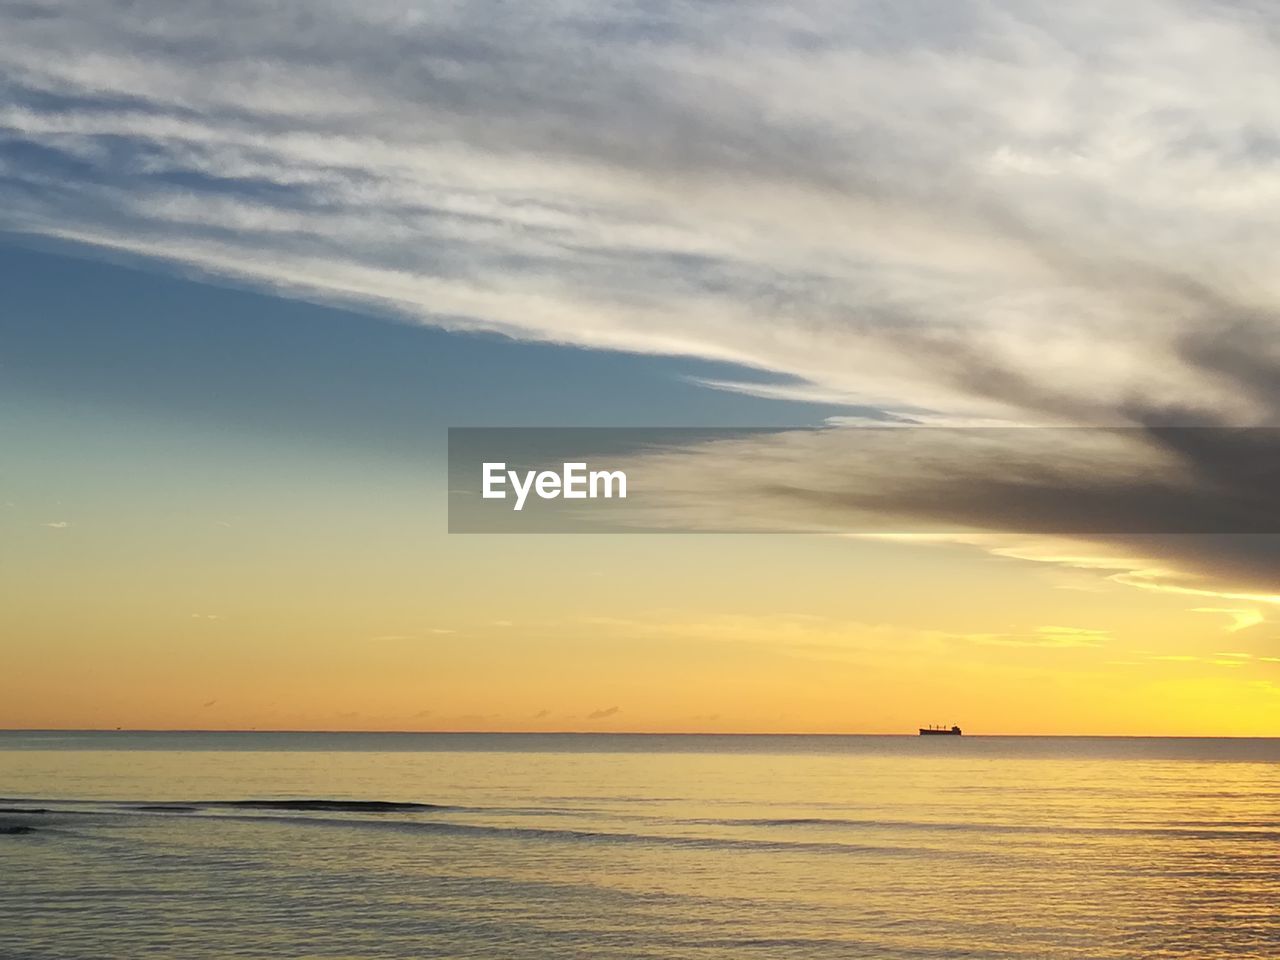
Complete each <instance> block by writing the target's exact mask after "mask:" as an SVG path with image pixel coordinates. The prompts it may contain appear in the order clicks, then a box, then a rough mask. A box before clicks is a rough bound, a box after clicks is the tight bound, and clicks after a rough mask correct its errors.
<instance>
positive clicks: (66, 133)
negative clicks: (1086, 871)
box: [0, 0, 1280, 735]
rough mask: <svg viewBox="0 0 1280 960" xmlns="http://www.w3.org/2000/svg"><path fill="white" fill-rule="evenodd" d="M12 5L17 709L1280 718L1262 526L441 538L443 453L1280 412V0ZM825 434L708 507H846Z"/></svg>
mask: <svg viewBox="0 0 1280 960" xmlns="http://www.w3.org/2000/svg"><path fill="white" fill-rule="evenodd" d="M0 20H2V22H3V24H4V28H3V29H2V30H0V90H2V91H3V96H0V231H2V232H0V289H2V290H3V297H2V298H0V574H3V577H2V580H3V583H2V584H0V601H2V602H0V648H2V650H3V655H4V657H5V660H6V664H7V665H6V669H5V670H4V671H2V672H0V727H68V728H78V727H109V728H113V727H117V726H122V727H149V728H169V729H174V728H183V729H188V728H209V729H227V728H231V729H243V728H251V727H256V728H261V729H265V728H276V729H458V730H461V729H467V730H483V729H492V730H526V729H527V730H566V729H573V730H611V731H618V730H662V731H700V730H707V731H726V732H728V731H762V732H769V731H779V732H785V731H794V732H884V733H890V732H910V731H912V730H914V728H915V727H916V726H919V725H921V724H925V723H948V724H949V723H952V722H956V723H961V724H963V725H964V726H965V727H966V729H967V730H971V731H973V732H989V733H1105V734H1148V733H1149V734H1180V735H1181V734H1206V735H1271V734H1277V733H1278V732H1280V729H1278V728H1280V629H1277V627H1276V625H1275V619H1276V614H1277V605H1278V604H1280V538H1277V537H1275V536H1271V535H1267V534H1262V533H1259V534H1254V535H1239V533H1238V532H1234V533H1233V532H1232V531H1224V532H1223V534H1221V535H1216V536H1178V537H1173V536H1164V537H1153V536H1135V535H1131V534H1130V535H1125V534H1121V533H1117V534H1106V533H1103V534H1096V535H1091V536H1085V535H1076V536H1071V537H1067V536H1048V535H1034V536H1033V535H1030V534H1019V533H1017V532H1016V531H1011V530H1009V529H1007V525H1002V524H1001V523H1000V511H1001V501H1000V498H999V496H997V495H994V494H993V491H998V490H999V489H1002V488H1000V487H998V486H996V485H995V484H994V481H996V480H1002V479H1005V478H1001V477H995V478H976V479H975V478H969V479H968V480H967V481H966V485H965V486H964V487H963V488H962V489H960V488H958V487H957V482H956V480H955V478H943V479H944V480H945V481H946V484H947V486H946V487H945V488H944V489H947V490H950V491H952V492H955V491H956V490H957V489H960V492H962V493H964V494H966V496H967V495H968V494H973V496H972V497H971V498H970V499H969V500H966V502H973V503H977V504H979V505H980V509H978V511H977V513H976V514H975V515H974V516H973V517H971V518H970V519H971V520H972V521H973V523H972V526H973V529H972V530H970V531H968V532H967V533H965V534H964V535H951V536H947V537H934V538H929V539H924V538H866V537H853V536H800V535H783V534H772V535H756V534H736V535H680V536H676V535H640V534H633V535H600V536H556V535H541V536H466V535H459V534H453V535H450V534H448V533H447V532H446V496H445V494H446V489H445V488H446V484H445V462H444V453H445V442H444V438H445V431H446V429H447V428H448V427H457V426H618V427H627V426H690V427H726V426H764V427H787V426H791V427H817V426H830V425H833V424H857V423H875V424H902V425H912V424H915V425H974V424H981V425H1002V426H1004V425H1013V426H1024V425H1039V426H1045V425H1053V426H1061V425H1072V426H1078V425H1083V426H1091V427H1098V426H1107V427H1110V426H1125V427H1134V428H1137V429H1139V430H1145V429H1150V428H1152V427H1163V426H1195V427H1204V426H1208V427H1274V426H1277V425H1280V424H1278V423H1277V420H1280V416H1278V414H1280V389H1278V388H1277V384H1280V375H1278V374H1280V354H1278V353H1277V349H1276V347H1275V343H1276V342H1277V338H1276V337H1275V336H1274V333H1275V331H1274V327H1275V326H1276V320H1275V317H1276V308H1277V306H1278V305H1280V304H1278V302H1280V288H1277V286H1276V284H1277V281H1276V278H1277V277H1280V263H1277V262H1276V259H1277V257H1280V253H1277V251H1276V247H1275V244H1274V243H1272V242H1270V233H1271V231H1270V230H1269V229H1268V228H1269V227H1270V225H1271V223H1273V222H1274V215H1273V210H1272V207H1274V205H1275V201H1276V198H1277V196H1280V165H1278V164H1277V160H1276V157H1277V144H1276V141H1275V137H1274V134H1273V133H1272V131H1274V130H1275V129H1277V121H1278V120H1280V116H1277V112H1278V111H1280V89H1276V88H1277V86H1280V80H1277V77H1276V73H1275V71H1274V68H1273V64H1274V57H1275V54H1276V37H1277V26H1280V21H1278V20H1277V16H1276V14H1275V12H1274V11H1273V10H1271V9H1270V8H1269V7H1268V6H1267V5H1264V4H1250V3H1246V2H1238V3H1225V2H1222V3H1211V2H1185V3H1171V2H1158V3H1156V2H1145V0H1138V2H1135V3H1131V4H1125V5H1123V7H1121V8H1117V7H1116V5H1114V4H1102V3H1091V2H1088V3H1079V4H1071V5H1061V4H1050V3H1047V2H1045V3H1035V2H1021V3H1009V4H988V3H978V2H968V0H965V2H957V3H948V4H945V5H939V4H936V3H923V2H906V3H903V2H896V3H888V2H859V3H853V4H847V3H846V4H834V3H817V2H810V3H793V4H787V5H786V6H785V8H783V7H781V6H780V5H777V4H764V3H754V2H735V3H721V2H702V3H688V4H686V3H592V4H579V3H572V2H565V3H532V4H521V5H508V4H496V3H484V2H476V3H468V4H463V5H457V4H443V3H441V4H434V3H416V4H403V3H382V2H366V3H361V4H354V3H343V2H331V3H325V4H315V3H290V2H285V3H279V4H273V5H271V6H270V7H269V8H262V7H260V6H259V5H252V6H249V5H241V4H238V3H235V2H228V3H224V4H219V5H216V6H214V7H209V6H207V5H188V4H184V3H172V2H166V3H147V2H136V3H129V4H111V3H103V4H93V5H77V4H69V3H58V2H47V3H46V2H23V3H7V2H0ZM248 24H251V25H252V29H248V28H246V25H248ZM832 435H833V434H832V433H831V432H829V431H818V432H817V433H816V434H814V433H807V434H804V435H800V436H802V437H813V436H816V437H818V438H819V440H818V441H817V442H819V443H822V444H825V443H827V439H826V438H829V437H830V436H832ZM808 442H809V441H808V440H805V441H804V443H803V444H802V443H800V442H799V441H796V442H792V440H791V439H790V438H789V437H784V439H783V441H782V443H783V444H785V448H784V450H783V452H785V456H783V455H780V454H779V447H778V446H777V445H776V442H775V446H774V447H773V448H771V449H770V456H768V457H762V456H761V448H760V447H758V446H756V447H752V446H748V447H746V448H735V449H731V450H724V449H717V451H716V455H717V456H716V458H715V459H714V466H715V468H716V469H717V470H719V471H727V473H728V475H730V476H732V477H734V478H737V487H736V488H734V490H733V492H732V495H730V496H728V497H727V498H726V497H724V496H719V497H718V499H715V500H714V501H713V500H712V499H708V500H706V501H705V502H704V503H703V505H702V506H701V507H699V509H706V510H711V509H712V508H713V507H714V508H715V509H723V510H736V511H738V512H739V513H742V512H743V511H745V510H750V511H753V515H754V512H756V511H759V512H760V514H761V515H763V516H779V517H783V518H787V517H789V516H791V514H790V513H788V511H790V510H792V509H793V507H794V502H793V501H791V502H788V501H783V500H781V499H779V498H777V497H772V498H763V497H762V496H761V494H760V491H762V490H775V489H778V488H780V487H782V486H786V487H787V488H788V489H791V490H793V491H795V490H800V491H803V492H806V494H807V495H808V498H809V502H819V503H820V504H821V509H823V510H826V511H829V512H830V514H831V515H832V516H835V517H839V516H840V513H839V510H840V509H842V504H844V503H845V502H846V501H847V498H848V495H849V492H850V491H851V490H853V489H855V481H856V479H857V478H856V477H855V476H854V474H853V473H852V472H850V471H851V469H852V468H850V467H849V466H848V464H847V463H843V464H842V465H841V467H840V469H839V470H837V471H835V472H834V473H831V474H829V475H826V476H823V477H822V478H821V482H819V478H818V476H817V471H816V470H815V467H814V464H815V463H818V462H824V463H825V462H829V461H830V459H831V457H830V447H828V446H823V447H822V448H821V449H819V450H817V451H814V450H812V449H802V447H803V446H804V444H807V443H808ZM1159 452H1160V453H1162V454H1166V455H1173V456H1174V457H1175V458H1176V460H1177V463H1179V464H1180V465H1184V466H1185V467H1186V469H1187V472H1188V475H1189V476H1191V477H1192V478H1193V479H1194V480H1195V484H1194V485H1193V486H1194V489H1192V490H1190V492H1189V493H1188V497H1189V498H1190V499H1178V500H1176V501H1174V502H1173V503H1172V506H1171V507H1170V509H1171V510H1173V511H1175V512H1178V511H1183V510H1189V509H1192V508H1193V507H1194V508H1195V509H1200V508H1201V507H1202V506H1203V504H1204V503H1206V502H1208V503H1210V504H1212V503H1214V502H1215V498H1216V502H1218V503H1221V502H1224V501H1229V502H1232V503H1233V504H1234V503H1235V502H1236V500H1239V502H1240V503H1244V504H1245V505H1246V506H1250V505H1251V503H1252V502H1251V501H1250V502H1248V503H1246V501H1247V497H1245V496H1244V494H1243V493H1242V492H1241V491H1240V490H1239V489H1237V488H1236V487H1234V486H1232V484H1231V483H1224V480H1223V477H1222V476H1221V472H1220V471H1216V470H1215V469H1214V468H1215V466H1217V464H1218V463H1219V461H1221V460H1222V459H1224V458H1225V459H1231V458H1230V457H1228V456H1227V454H1230V453H1233V452H1234V454H1235V455H1236V456H1237V457H1239V456H1240V455H1241V451H1240V449H1239V448H1232V449H1230V450H1226V451H1224V449H1223V448H1222V447H1221V446H1215V447H1213V448H1211V449H1207V450H1204V449H1198V450H1186V449H1176V450H1168V449H1163V450H1161V451H1159ZM1244 453H1245V454H1246V455H1247V454H1248V449H1247V448H1244ZM1134 462H1135V463H1142V462H1144V461H1142V460H1140V459H1135V461H1134ZM899 479H900V478H893V477H890V478H880V479H879V480H878V481H877V482H880V483H882V484H883V485H884V486H888V487H893V488H894V489H898V484H897V481H898V480H899ZM1122 486H1123V485H1122ZM937 491H938V488H930V491H929V496H930V499H931V502H932V501H933V500H935V499H936V494H937ZM720 492H721V493H723V490H721V491H720ZM1048 492H1049V493H1050V494H1053V495H1054V496H1057V495H1059V494H1061V495H1062V496H1066V495H1067V494H1069V493H1071V488H1070V487H1069V486H1068V487H1063V488H1059V487H1051V488H1050V489H1049V491H1048ZM1132 492H1133V487H1132V485H1129V486H1127V487H1123V489H1120V490H1118V491H1117V496H1119V495H1120V494H1124V495H1129V494H1131V493H1132ZM1233 498H1235V499H1233ZM1117 502H1129V501H1127V500H1124V499H1123V497H1121V498H1120V500H1118V501H1117ZM907 506H908V507H909V508H910V509H914V510H922V509H923V505H922V504H921V503H919V502H914V503H910V504H907ZM1250 508H1256V504H1253V505H1252V506H1250ZM1244 516H1245V517H1246V518H1248V516H1249V514H1248V513H1245V514H1244ZM1259 516H1261V515H1259ZM1259 523H1260V526H1259V529H1264V528H1265V527H1264V526H1263V523H1264V521H1263V520H1261V519H1260V521H1259ZM1228 533H1231V534H1232V535H1227V534H1228Z"/></svg>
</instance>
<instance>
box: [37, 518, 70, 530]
mask: <svg viewBox="0 0 1280 960" xmlns="http://www.w3.org/2000/svg"><path fill="white" fill-rule="evenodd" d="M40 526H42V527H51V528H52V529H54V530H65V529H67V527H69V526H71V524H70V523H68V522H67V521H66V520H54V521H53V522H51V523H42V524H40Z"/></svg>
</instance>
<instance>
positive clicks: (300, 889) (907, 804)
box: [0, 732, 1280, 960]
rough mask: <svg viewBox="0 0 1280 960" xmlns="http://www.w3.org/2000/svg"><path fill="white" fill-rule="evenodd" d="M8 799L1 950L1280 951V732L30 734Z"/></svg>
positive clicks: (501, 959) (41, 959) (1045, 954)
mask: <svg viewBox="0 0 1280 960" xmlns="http://www.w3.org/2000/svg"><path fill="white" fill-rule="evenodd" d="M0 796H3V797H5V798H6V799H4V800H0V808H3V810H4V812H0V904H2V905H3V907H2V909H3V921H0V957H3V958H5V960H10V958H12V960H27V958H30V960H45V958H48V960H55V958H56V960H81V958H84V960H90V958H92V960H102V958H116V957H119V958H135V957H158V958H166V957H173V958H194V960H205V958H210V960H212V958H232V957H262V958H266V957H273V958H274V957H308V958H334V960H336V958H412V957H449V958H485V960H506V958H513V960H517V958H563V957H599V958H608V960H614V958H618V960H621V958H650V957H652V958H686V957H687V958H707V960H712V958H715V960H721V958H723V960H729V958H735V960H736V958H761V960H765V958H782V957H787V958H819V960H821V958H827V957H842V958H843V957H850V958H853V957H858V958H862V957H866V958H878V960H899V958H901V960H907V958H911V960H933V958H937V960H944V958H946V960H950V958H955V957H980V958H1006V957H1008V958H1013V957H1019V958H1091V960H1093V958H1097V960H1107V958H1118V957H1126V958H1130V957H1131V958H1161V957H1185V958H1195V960H1212V958H1219V957H1221V958H1226V957H1231V958H1249V957H1253V958H1266V960H1274V958H1276V957H1278V956H1280V918H1278V917H1280V908H1278V907H1277V905H1278V904H1280V740H1148V739H1133V740H1129V739H1075V738H999V737H962V738H917V737H718V736H687V737H667V736H611V735H502V734H493V735H484V734H466V735H447V734H268V733H243V734H207V733H173V734H148V733H66V732H56V733H55V732H48V733H16V732H11V733H0ZM305 800H311V801H316V800H319V801H325V802H324V803H320V804H315V803H310V804H308V803H298V802H296V801H305ZM243 801H251V802H252V803H250V804H245V803H243ZM257 801H276V802H274V803H265V804H264V803H260V802H257ZM281 801H283V802H281ZM385 804H392V805H390V806H386V805H385ZM35 810H40V811H44V812H29V811H35ZM24 811H28V812H24Z"/></svg>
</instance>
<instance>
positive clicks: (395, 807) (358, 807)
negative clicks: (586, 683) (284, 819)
mask: <svg viewBox="0 0 1280 960" xmlns="http://www.w3.org/2000/svg"><path fill="white" fill-rule="evenodd" d="M192 806H195V807H197V808H198V807H223V808H230V809H238V810H298V811H307V810H317V811H322V812H324V811H341V812H346V813H407V812H411V811H413V810H447V809H448V807H446V806H444V805H442V804H439V803H411V802H407V801H400V800H206V801H203V802H201V803H197V804H192Z"/></svg>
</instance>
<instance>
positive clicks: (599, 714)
mask: <svg viewBox="0 0 1280 960" xmlns="http://www.w3.org/2000/svg"><path fill="white" fill-rule="evenodd" d="M621 712H622V711H621V710H619V709H618V708H617V707H605V708H604V709H602V710H592V711H591V712H590V713H588V714H587V719H588V720H605V719H608V718H609V717H612V716H616V715H617V714H619V713H621Z"/></svg>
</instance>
